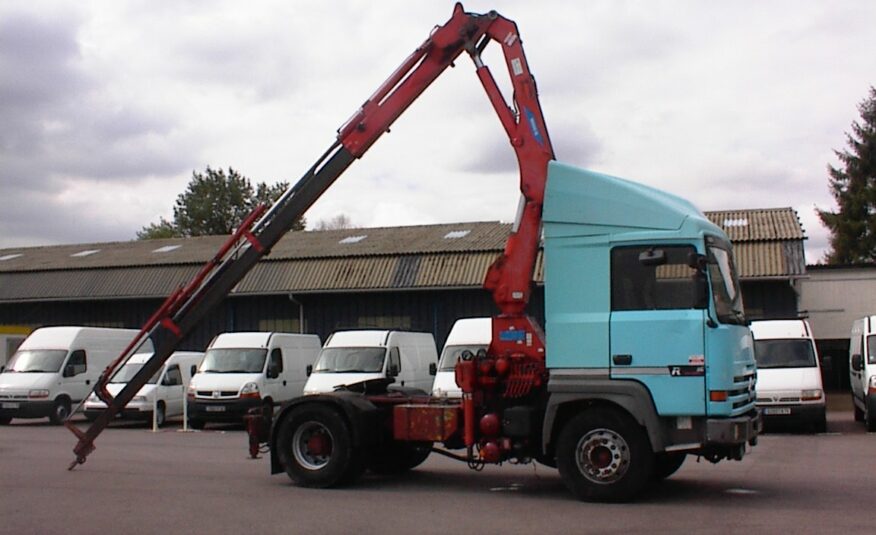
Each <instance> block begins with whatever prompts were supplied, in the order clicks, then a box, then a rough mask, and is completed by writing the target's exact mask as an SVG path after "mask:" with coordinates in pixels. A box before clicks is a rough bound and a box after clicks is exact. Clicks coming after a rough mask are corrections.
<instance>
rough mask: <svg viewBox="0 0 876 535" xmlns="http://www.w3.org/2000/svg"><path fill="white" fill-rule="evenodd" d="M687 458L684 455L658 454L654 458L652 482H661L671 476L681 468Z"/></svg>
mask: <svg viewBox="0 0 876 535" xmlns="http://www.w3.org/2000/svg"><path fill="white" fill-rule="evenodd" d="M686 458H687V454H685V453H665V452H664V453H658V454H656V455H655V456H654V475H653V478H654V480H657V481H659V480H662V479H666V478H667V477H669V476H671V475H672V474H674V473H675V472H677V471H678V469H679V468H681V465H682V464H684V460H685V459H686Z"/></svg>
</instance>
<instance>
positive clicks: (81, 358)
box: [0, 327, 152, 424]
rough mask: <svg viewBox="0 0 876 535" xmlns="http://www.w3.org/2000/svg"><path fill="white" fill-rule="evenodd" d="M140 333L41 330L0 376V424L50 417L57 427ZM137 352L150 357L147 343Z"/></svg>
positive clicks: (52, 328) (81, 329)
mask: <svg viewBox="0 0 876 535" xmlns="http://www.w3.org/2000/svg"><path fill="white" fill-rule="evenodd" d="M138 332H139V331H137V330H135V329H104V328H97V327H43V328H41V329H37V330H35V331H34V332H33V333H31V335H30V336H28V337H27V339H26V340H25V341H24V342H22V344H21V346H20V347H19V348H18V351H16V353H15V355H13V356H12V359H11V360H10V361H9V362H8V363H7V365H6V368H5V369H4V370H3V373H2V374H0V423H3V424H6V423H9V421H10V420H12V419H13V418H44V417H46V416H48V417H49V420H51V422H52V423H53V424H60V423H62V422H63V421H64V420H66V419H67V417H68V416H70V411H71V410H72V408H73V407H75V406H76V405H77V404H79V403H80V402H81V401H82V400H83V399H84V398H85V397H86V396H87V395H88V394H89V393H90V392H91V390H92V389H93V388H94V384H95V382H96V381H97V379H98V378H99V377H100V374H101V373H102V372H103V371H104V369H106V367H107V366H109V364H110V363H111V362H112V361H113V360H115V359H116V358H118V356H119V355H121V353H122V351H124V350H125V348H126V347H127V346H128V344H130V343H131V341H132V340H133V339H134V337H135V336H136V335H137V334H138ZM141 351H143V352H147V353H152V342H150V341H149V340H146V343H145V344H144V345H143V346H142V348H141Z"/></svg>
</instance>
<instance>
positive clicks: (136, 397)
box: [131, 396, 146, 401]
mask: <svg viewBox="0 0 876 535" xmlns="http://www.w3.org/2000/svg"><path fill="white" fill-rule="evenodd" d="M131 401H146V396H134V397H132V398H131Z"/></svg>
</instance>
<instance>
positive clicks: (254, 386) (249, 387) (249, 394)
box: [240, 383, 259, 398]
mask: <svg viewBox="0 0 876 535" xmlns="http://www.w3.org/2000/svg"><path fill="white" fill-rule="evenodd" d="M240 397H242V398H244V397H245V398H257V397H259V385H258V383H246V384H245V385H243V388H241V389H240Z"/></svg>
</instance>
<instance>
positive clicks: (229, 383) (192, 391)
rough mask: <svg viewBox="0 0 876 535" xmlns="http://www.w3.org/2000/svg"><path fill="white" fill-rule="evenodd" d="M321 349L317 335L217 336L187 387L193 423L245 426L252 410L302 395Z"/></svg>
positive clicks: (240, 334) (254, 333) (197, 424)
mask: <svg viewBox="0 0 876 535" xmlns="http://www.w3.org/2000/svg"><path fill="white" fill-rule="evenodd" d="M319 348H320V343H319V336H317V335H315V334H287V333H272V332H245V333H222V334H220V335H218V336H217V337H216V338H214V339H213V341H212V342H210V345H209V346H208V347H207V352H206V354H205V355H204V360H202V361H201V365H200V366H199V367H198V372H197V373H196V374H195V375H194V377H192V382H191V384H190V385H189V389H188V413H189V424H190V425H191V426H192V427H193V428H195V429H201V428H203V427H204V423H205V422H242V421H243V417H244V416H245V415H246V413H247V411H249V409H251V408H253V407H259V406H262V405H265V404H270V405H277V404H279V403H281V402H283V401H286V400H287V399H291V398H294V397H298V396H300V395H301V393H302V392H303V390H304V383H305V382H306V381H307V369H308V366H311V365H313V363H314V361H316V357H317V355H318V354H319Z"/></svg>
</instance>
